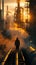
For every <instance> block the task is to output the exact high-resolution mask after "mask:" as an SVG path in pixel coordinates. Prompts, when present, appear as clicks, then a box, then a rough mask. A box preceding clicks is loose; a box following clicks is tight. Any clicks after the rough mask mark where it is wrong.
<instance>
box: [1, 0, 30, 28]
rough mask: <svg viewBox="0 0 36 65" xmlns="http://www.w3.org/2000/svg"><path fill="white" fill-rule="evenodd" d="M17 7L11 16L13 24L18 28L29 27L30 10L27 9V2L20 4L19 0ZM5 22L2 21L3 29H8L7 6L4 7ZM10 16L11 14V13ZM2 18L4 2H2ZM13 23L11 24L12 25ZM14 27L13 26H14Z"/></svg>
mask: <svg viewBox="0 0 36 65" xmlns="http://www.w3.org/2000/svg"><path fill="white" fill-rule="evenodd" d="M16 3H17V6H16V7H15V11H14V15H13V19H14V20H13V22H14V23H15V24H16V25H17V27H18V28H23V29H24V28H26V27H29V22H30V8H29V4H30V3H29V1H27V0H26V1H23V2H22V4H23V6H22V4H21V0H17V2H16ZM6 9H7V10H6V21H4V27H5V26H6V27H5V28H6V29H9V28H10V26H11V25H10V23H11V21H10V17H9V6H8V5H7V6H6ZM11 14H12V13H11ZM1 15H2V18H3V17H4V0H2V14H1ZM14 23H13V24H14ZM16 25H15V26H16Z"/></svg>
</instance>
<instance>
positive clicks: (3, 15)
mask: <svg viewBox="0 0 36 65" xmlns="http://www.w3.org/2000/svg"><path fill="white" fill-rule="evenodd" d="M2 18H4V0H2Z"/></svg>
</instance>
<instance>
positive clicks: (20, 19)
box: [14, 0, 24, 28]
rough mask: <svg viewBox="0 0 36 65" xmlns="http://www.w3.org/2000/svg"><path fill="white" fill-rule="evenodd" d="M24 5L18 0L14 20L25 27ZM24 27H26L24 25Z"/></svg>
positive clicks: (19, 25)
mask: <svg viewBox="0 0 36 65" xmlns="http://www.w3.org/2000/svg"><path fill="white" fill-rule="evenodd" d="M22 14H23V7H21V6H20V0H17V7H16V8H15V13H14V21H15V23H17V24H18V27H23V26H24V22H23V16H22ZM23 28H24V27H23Z"/></svg>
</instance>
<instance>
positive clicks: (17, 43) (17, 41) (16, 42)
mask: <svg viewBox="0 0 36 65" xmlns="http://www.w3.org/2000/svg"><path fill="white" fill-rule="evenodd" d="M15 46H16V50H19V46H20V41H19V39H18V38H17V39H16V41H15Z"/></svg>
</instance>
